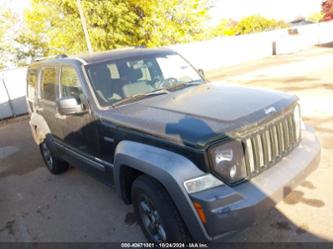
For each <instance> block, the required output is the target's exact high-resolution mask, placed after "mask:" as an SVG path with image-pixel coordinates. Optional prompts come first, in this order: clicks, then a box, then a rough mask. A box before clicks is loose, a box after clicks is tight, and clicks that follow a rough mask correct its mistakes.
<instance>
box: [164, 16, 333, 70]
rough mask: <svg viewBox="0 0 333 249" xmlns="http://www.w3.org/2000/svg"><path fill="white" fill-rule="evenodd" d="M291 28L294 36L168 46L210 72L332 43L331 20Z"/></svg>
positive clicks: (279, 34) (267, 35)
mask: <svg viewBox="0 0 333 249" xmlns="http://www.w3.org/2000/svg"><path fill="white" fill-rule="evenodd" d="M291 29H296V32H297V34H293V35H290V34H289V32H288V29H281V30H275V31H270V32H263V33H255V34H250V35H241V36H230V37H219V38H215V39H212V40H209V41H201V42H193V43H190V44H178V45H174V46H170V48H172V49H174V50H176V51H177V52H178V53H180V54H182V55H183V56H184V57H185V58H186V59H188V60H189V61H190V62H191V63H192V64H193V65H194V66H195V67H196V68H201V69H204V70H205V71H211V70H216V69H219V68H222V67H225V66H232V65H236V64H240V63H243V62H247V61H253V60H257V59H260V58H263V57H268V56H271V55H272V54H285V53H294V52H297V51H300V50H303V49H306V48H308V47H311V46H313V45H317V44H323V43H328V42H332V41H333V21H331V22H323V23H318V24H310V25H304V26H297V27H294V28H291ZM291 29H289V30H291ZM274 47H275V48H274ZM274 50H275V51H274Z"/></svg>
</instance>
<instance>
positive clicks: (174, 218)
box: [131, 175, 191, 242]
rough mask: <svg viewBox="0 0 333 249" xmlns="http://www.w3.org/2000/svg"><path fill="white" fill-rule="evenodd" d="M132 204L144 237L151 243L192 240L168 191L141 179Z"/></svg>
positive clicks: (151, 179) (136, 187)
mask: <svg viewBox="0 0 333 249" xmlns="http://www.w3.org/2000/svg"><path fill="white" fill-rule="evenodd" d="M131 196H132V203H133V206H134V210H135V213H136V216H137V218H138V222H139V224H140V226H141V229H142V231H143V233H144V234H145V236H146V238H147V239H148V241H150V242H189V241H191V236H190V234H189V232H188V230H187V227H186V225H185V224H184V222H183V220H182V218H181V217H180V215H179V213H178V210H177V208H176V206H175V204H174V203H173V201H172V199H171V197H170V196H169V194H168V193H167V191H166V190H165V189H164V187H163V186H162V185H161V184H160V183H159V182H158V181H156V180H155V179H153V178H151V177H149V176H146V175H141V176H139V177H138V178H137V179H136V180H135V181H134V183H133V185H132V192H131Z"/></svg>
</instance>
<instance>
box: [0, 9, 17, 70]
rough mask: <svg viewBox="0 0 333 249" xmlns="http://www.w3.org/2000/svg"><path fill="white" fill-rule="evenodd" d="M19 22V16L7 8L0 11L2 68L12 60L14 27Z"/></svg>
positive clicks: (0, 57)
mask: <svg viewBox="0 0 333 249" xmlns="http://www.w3.org/2000/svg"><path fill="white" fill-rule="evenodd" d="M17 23H18V18H17V16H16V15H15V14H14V13H13V12H12V11H11V10H10V9H7V8H5V9H4V10H2V11H1V12H0V54H1V55H0V69H2V68H5V67H6V65H7V64H8V63H10V62H11V60H12V58H11V52H12V50H13V48H12V40H13V36H14V33H13V30H12V31H10V28H12V27H14V26H15V25H16V24H17Z"/></svg>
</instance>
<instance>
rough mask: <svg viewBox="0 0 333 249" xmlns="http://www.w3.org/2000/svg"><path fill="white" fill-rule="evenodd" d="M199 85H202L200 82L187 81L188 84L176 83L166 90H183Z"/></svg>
mask: <svg viewBox="0 0 333 249" xmlns="http://www.w3.org/2000/svg"><path fill="white" fill-rule="evenodd" d="M201 84H202V80H192V81H188V82H182V83H178V84H176V85H174V86H172V87H168V88H166V89H167V90H178V89H183V88H185V87H188V86H196V85H201Z"/></svg>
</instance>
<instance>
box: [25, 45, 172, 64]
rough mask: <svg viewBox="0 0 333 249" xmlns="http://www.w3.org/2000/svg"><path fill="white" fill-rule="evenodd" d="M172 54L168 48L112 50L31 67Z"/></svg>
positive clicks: (40, 62)
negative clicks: (66, 62)
mask: <svg viewBox="0 0 333 249" xmlns="http://www.w3.org/2000/svg"><path fill="white" fill-rule="evenodd" d="M170 53H174V51H173V50H171V49H168V48H126V49H114V50H109V51H105V52H99V53H93V54H83V55H77V56H68V57H64V56H59V57H58V58H57V57H54V58H50V59H47V58H45V59H43V60H39V61H35V62H33V63H32V65H38V64H52V63H59V62H64V61H73V60H74V61H80V62H81V63H83V64H93V63H99V62H105V61H110V60H119V59H124V58H128V57H136V56H144V55H151V54H170Z"/></svg>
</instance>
